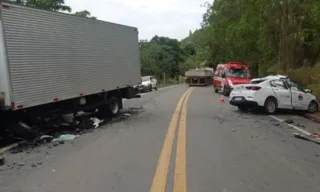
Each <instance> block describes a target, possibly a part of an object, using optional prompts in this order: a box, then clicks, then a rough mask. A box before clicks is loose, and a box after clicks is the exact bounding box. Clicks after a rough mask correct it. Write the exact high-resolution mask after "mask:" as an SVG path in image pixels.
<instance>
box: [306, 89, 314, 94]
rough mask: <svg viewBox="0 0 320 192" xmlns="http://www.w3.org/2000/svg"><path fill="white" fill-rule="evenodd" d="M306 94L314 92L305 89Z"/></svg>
mask: <svg viewBox="0 0 320 192" xmlns="http://www.w3.org/2000/svg"><path fill="white" fill-rule="evenodd" d="M304 92H306V93H312V90H311V89H305V90H304Z"/></svg>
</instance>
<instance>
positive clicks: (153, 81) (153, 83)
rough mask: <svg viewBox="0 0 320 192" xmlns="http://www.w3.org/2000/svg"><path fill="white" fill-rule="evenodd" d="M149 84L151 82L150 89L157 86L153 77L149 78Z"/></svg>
mask: <svg viewBox="0 0 320 192" xmlns="http://www.w3.org/2000/svg"><path fill="white" fill-rule="evenodd" d="M150 82H151V85H152V88H155V87H156V84H157V80H156V79H155V78H153V77H150Z"/></svg>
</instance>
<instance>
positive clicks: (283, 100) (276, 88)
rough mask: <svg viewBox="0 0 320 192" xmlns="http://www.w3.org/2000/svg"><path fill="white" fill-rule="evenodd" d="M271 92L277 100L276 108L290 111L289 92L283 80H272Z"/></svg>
mask: <svg viewBox="0 0 320 192" xmlns="http://www.w3.org/2000/svg"><path fill="white" fill-rule="evenodd" d="M270 84H271V87H272V90H273V92H274V93H275V95H276V97H277V100H278V107H279V108H285V109H290V108H292V105H291V91H290V89H289V88H288V87H287V86H286V84H285V82H284V81H283V80H278V79H277V80H273V81H271V82H270Z"/></svg>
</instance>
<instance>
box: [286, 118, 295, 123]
mask: <svg viewBox="0 0 320 192" xmlns="http://www.w3.org/2000/svg"><path fill="white" fill-rule="evenodd" d="M284 122H286V123H288V124H292V123H294V121H293V120H292V119H286V120H284Z"/></svg>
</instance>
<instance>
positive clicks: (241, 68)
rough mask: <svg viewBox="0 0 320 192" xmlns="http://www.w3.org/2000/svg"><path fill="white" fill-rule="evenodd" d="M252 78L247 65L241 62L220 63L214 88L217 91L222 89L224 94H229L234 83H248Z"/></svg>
mask: <svg viewBox="0 0 320 192" xmlns="http://www.w3.org/2000/svg"><path fill="white" fill-rule="evenodd" d="M250 80H251V76H250V71H249V68H248V66H247V65H245V64H243V63H241V62H228V63H226V64H218V65H217V68H216V70H215V73H214V80H213V88H214V91H215V92H216V93H217V92H219V91H221V92H222V93H223V95H224V96H229V95H230V92H231V90H232V87H233V85H237V84H246V83H249V82H250Z"/></svg>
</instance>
